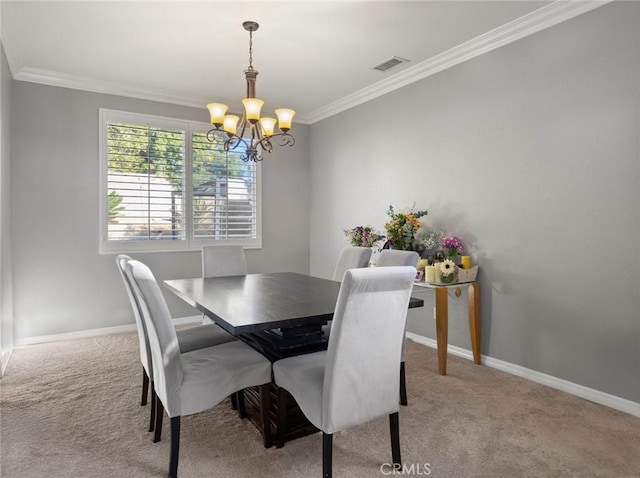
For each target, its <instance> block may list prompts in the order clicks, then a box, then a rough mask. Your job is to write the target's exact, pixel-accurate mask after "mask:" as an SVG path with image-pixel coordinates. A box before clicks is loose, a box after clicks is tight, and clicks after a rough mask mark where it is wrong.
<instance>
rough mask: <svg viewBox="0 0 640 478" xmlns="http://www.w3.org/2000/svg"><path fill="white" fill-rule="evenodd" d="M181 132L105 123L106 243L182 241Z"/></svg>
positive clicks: (182, 155)
mask: <svg viewBox="0 0 640 478" xmlns="http://www.w3.org/2000/svg"><path fill="white" fill-rule="evenodd" d="M185 137H186V133H185V131H183V130H179V129H171V128H161V127H153V126H146V125H138V124H129V123H124V122H108V123H107V193H108V196H107V199H108V224H107V240H108V241H178V240H184V239H185V223H184V202H185V201H184V199H185V198H184V188H183V185H184V161H185Z"/></svg>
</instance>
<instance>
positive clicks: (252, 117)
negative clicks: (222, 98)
mask: <svg viewBox="0 0 640 478" xmlns="http://www.w3.org/2000/svg"><path fill="white" fill-rule="evenodd" d="M242 104H243V105H244V110H245V113H246V115H247V120H249V121H250V122H251V123H255V122H256V121H258V120H259V119H260V110H261V109H262V105H264V101H262V100H259V99H258V98H245V99H244V100H242Z"/></svg>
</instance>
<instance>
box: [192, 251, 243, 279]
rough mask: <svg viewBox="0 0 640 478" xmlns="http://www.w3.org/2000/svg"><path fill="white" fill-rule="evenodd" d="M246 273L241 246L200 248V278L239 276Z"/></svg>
mask: <svg viewBox="0 0 640 478" xmlns="http://www.w3.org/2000/svg"><path fill="white" fill-rule="evenodd" d="M246 273H247V260H246V258H245V255H244V247H242V246H202V277H221V276H241V275H245V274H246Z"/></svg>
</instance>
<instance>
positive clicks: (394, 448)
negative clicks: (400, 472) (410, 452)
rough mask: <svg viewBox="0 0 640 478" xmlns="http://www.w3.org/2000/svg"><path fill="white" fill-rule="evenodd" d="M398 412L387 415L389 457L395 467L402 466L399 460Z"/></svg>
mask: <svg viewBox="0 0 640 478" xmlns="http://www.w3.org/2000/svg"><path fill="white" fill-rule="evenodd" d="M398 415H399V414H398V412H396V413H392V414H391V415H389V430H390V431H391V458H392V460H393V464H394V470H395V469H399V468H396V467H400V466H402V465H401V463H400V461H401V458H400V422H399V420H398Z"/></svg>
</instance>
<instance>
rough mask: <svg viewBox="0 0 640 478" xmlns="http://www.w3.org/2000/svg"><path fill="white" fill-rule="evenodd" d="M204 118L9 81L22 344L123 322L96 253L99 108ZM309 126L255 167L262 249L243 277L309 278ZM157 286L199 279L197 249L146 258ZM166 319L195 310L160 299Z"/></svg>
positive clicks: (123, 301) (106, 258)
mask: <svg viewBox="0 0 640 478" xmlns="http://www.w3.org/2000/svg"><path fill="white" fill-rule="evenodd" d="M100 107H104V108H111V109H119V110H124V111H132V112H138V113H146V114H155V115H161V116H168V117H175V118H183V119H190V120H197V121H207V119H208V116H207V114H208V113H207V111H206V108H205V107H204V105H203V108H202V109H197V108H187V107H180V106H175V105H167V104H161V103H154V102H149V101H142V100H134V99H130V98H122V97H117V96H110V95H101V94H95V93H88V92H81V91H77V90H71V89H65V88H57V87H51V86H43V85H37V84H32V83H25V82H20V81H15V82H14V83H13V90H12V114H13V117H12V120H13V121H12V131H11V135H12V138H11V139H12V147H13V162H12V165H13V170H12V178H13V217H14V231H13V233H14V236H13V237H14V244H13V276H14V281H13V288H14V317H15V320H14V323H15V337H16V341H17V342H19V341H20V340H21V339H24V338H28V337H34V336H40V335H49V334H59V333H64V332H72V331H80V330H88V329H93V328H100V327H109V326H116V325H123V324H132V323H133V316H132V312H131V308H130V305H129V303H128V301H127V298H126V295H125V292H124V289H123V285H122V283H121V279H120V277H119V275H118V272H117V270H116V266H115V260H114V257H115V256H114V255H99V254H98V220H99V218H98V168H99V160H98V108H100ZM308 129H309V128H308V127H307V126H304V125H296V128H295V132H294V133H295V135H296V145H295V147H293V148H286V149H285V148H279V149H278V148H277V151H274V153H273V154H272V155H270V156H269V157H267V158H266V159H265V161H264V163H263V175H262V178H263V247H262V249H259V250H247V262H248V267H249V269H250V272H265V271H281V270H282V271H284V270H289V271H296V272H301V273H308V271H309V219H308V211H309V192H308V186H309V184H308V182H309V161H308ZM134 257H136V258H138V259H140V260H142V261H144V262H146V263H147V264H148V265H149V267H151V269H152V270H153V271H154V273H155V274H156V277H157V278H158V279H160V280H162V279H166V278H180V277H195V276H199V275H200V274H201V266H200V260H201V259H200V253H199V252H173V253H147V254H137V255H134ZM167 298H168V300H169V307H170V309H171V311H172V313H173V315H174V317H184V316H192V315H196V314H197V311H196V310H195V309H191V308H190V307H188V306H186V305H185V304H183V303H182V302H181V301H180V300H179V299H177V298H173V297H172V296H170V294H167Z"/></svg>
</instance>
